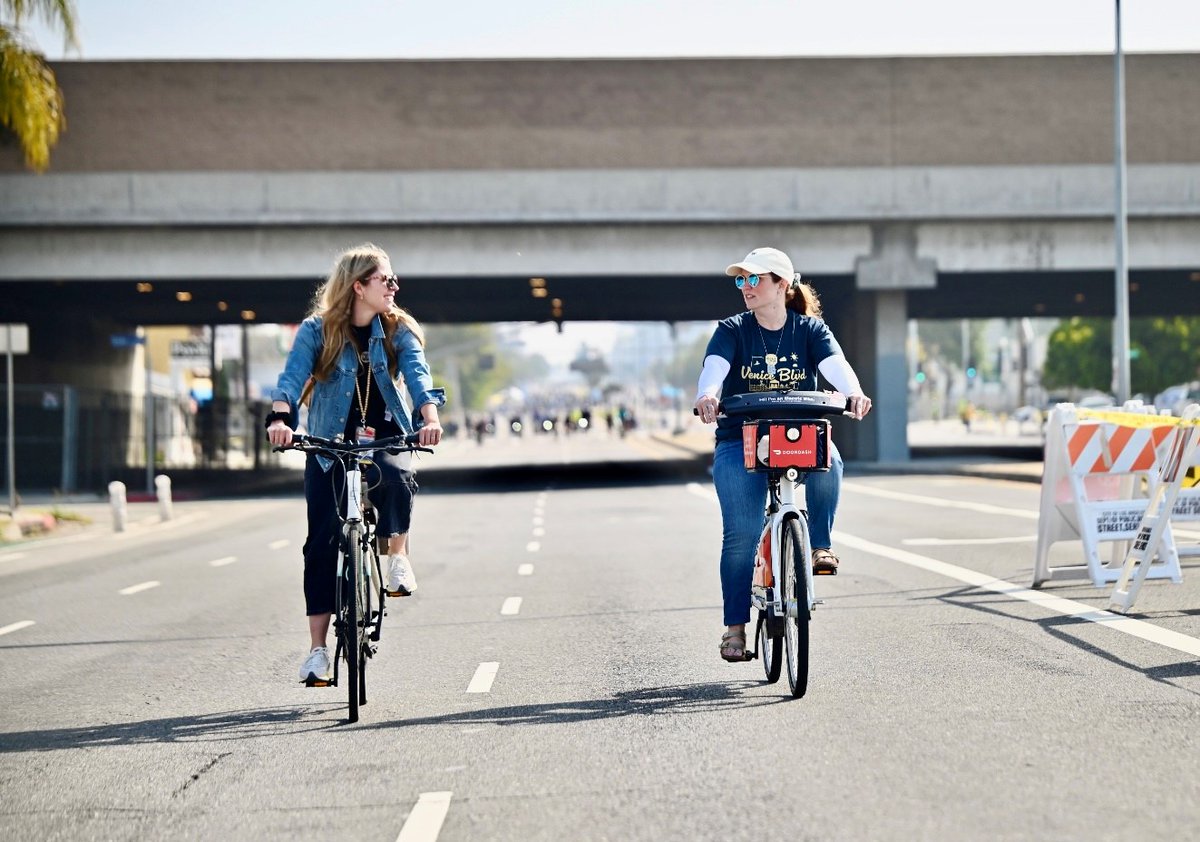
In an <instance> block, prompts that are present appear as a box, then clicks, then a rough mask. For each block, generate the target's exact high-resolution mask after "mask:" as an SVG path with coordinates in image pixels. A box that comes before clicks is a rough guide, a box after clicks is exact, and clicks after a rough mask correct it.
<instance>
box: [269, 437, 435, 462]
mask: <svg viewBox="0 0 1200 842" xmlns="http://www.w3.org/2000/svg"><path fill="white" fill-rule="evenodd" d="M418 440H419V437H418V434H417V433H409V434H408V435H407V436H389V437H388V438H385V439H376V440H375V441H373V442H370V443H369V444H356V443H351V442H344V441H333V440H331V439H323V438H321V437H320V436H308V435H302V434H297V435H296V436H295V437H294V438H293V439H292V443H291V444H289V445H287V446H283V447H273V448H271V449H272V450H273V451H275V452H276V453H283V452H284V451H285V450H300V451H303V452H305V453H324V454H325V455H327V456H333V457H335V458H336V457H342V456H353V455H355V454H358V453H373V452H374V451H376V450H386V451H387V452H388V453H390V454H392V455H393V456H395V455H396V454H398V453H403V452H404V451H409V452H410V453H411V452H412V451H421V452H422V453H433V448H431V447H422V446H420V445H419V444H417V441H418Z"/></svg>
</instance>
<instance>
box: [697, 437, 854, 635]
mask: <svg viewBox="0 0 1200 842" xmlns="http://www.w3.org/2000/svg"><path fill="white" fill-rule="evenodd" d="M830 444H831V445H832V442H830ZM831 461H832V463H833V466H832V467H831V468H830V469H829V470H828V471H825V472H824V473H814V474H804V475H802V476H803V482H804V488H805V499H806V500H807V503H808V531H809V535H810V537H811V539H812V546H813V548H814V549H816V548H818V547H830V546H832V545H831V543H830V537H829V535H830V532H831V531H832V530H833V516H834V514H835V513H836V512H837V504H838V495H839V493H840V492H841V488H842V456H841V454H840V453H838V450H837V448H836V447H833V456H832V460H831ZM786 481H787V480H784V482H786ZM713 483H714V484H715V485H716V487H717V500H718V501H719V502H720V504H721V523H722V527H723V532H722V536H721V596H722V598H723V599H724V603H725V625H727V626H736V625H741V624H742V623H748V622H750V581H751V579H752V578H753V576H754V551H755V545H756V544H757V543H758V536H759V534H760V533H761V532H762V528H763V509H764V508H765V506H766V502H767V475H766V474H765V473H751V472H750V471H747V470H746V469H745V467H744V466H743V463H742V442H741V440H740V439H735V440H734V441H718V442H717V447H716V451H715V452H714V453H713Z"/></svg>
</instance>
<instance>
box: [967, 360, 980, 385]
mask: <svg viewBox="0 0 1200 842" xmlns="http://www.w3.org/2000/svg"><path fill="white" fill-rule="evenodd" d="M978 373H979V371H978V370H977V369H976V368H975V360H974V359H970V360H967V379H968V380H974V379H975V375H977V374H978Z"/></svg>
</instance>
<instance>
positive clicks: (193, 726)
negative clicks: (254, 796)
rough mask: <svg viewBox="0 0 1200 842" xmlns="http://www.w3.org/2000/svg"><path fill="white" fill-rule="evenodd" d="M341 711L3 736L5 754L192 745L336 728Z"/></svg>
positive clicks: (245, 713)
mask: <svg viewBox="0 0 1200 842" xmlns="http://www.w3.org/2000/svg"><path fill="white" fill-rule="evenodd" d="M340 707H343V706H341V705H338V704H337V703H333V702H330V703H328V704H324V705H297V706H294V707H275V708H262V709H259V710H233V711H223V712H221V713H211V714H202V715H199V716H172V717H167V718H165V719H143V720H141V721H139V722H118V723H113V724H111V725H80V726H79V727H76V728H47V729H45V730H40V731H14V732H11V733H0V754H9V753H14V752H21V751H57V750H59V749H69V748H92V747H96V746H128V745H144V744H149V743H186V742H191V741H194V740H203V741H205V742H212V741H222V740H245V739H253V738H257V737H269V736H276V735H291V734H295V733H298V732H300V731H312V730H321V729H326V728H329V727H331V725H333V724H335V723H331V722H330V721H329V718H328V715H327V712H328V710H329V709H338V708H340ZM318 717H319V718H318Z"/></svg>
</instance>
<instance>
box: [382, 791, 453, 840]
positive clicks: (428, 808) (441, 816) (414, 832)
mask: <svg viewBox="0 0 1200 842" xmlns="http://www.w3.org/2000/svg"><path fill="white" fill-rule="evenodd" d="M453 796H454V793H452V792H422V793H421V795H420V796H419V797H418V798H417V803H416V804H415V805H414V806H413V808H412V812H411V813H409V814H408V818H407V819H405V820H404V827H402V828H400V835H399V836H397V837H396V842H433V841H434V840H435V839H437V838H438V834H439V833H441V832H442V822H444V821H445V820H446V813H448V812H450V799H451V798H452V797H453Z"/></svg>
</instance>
